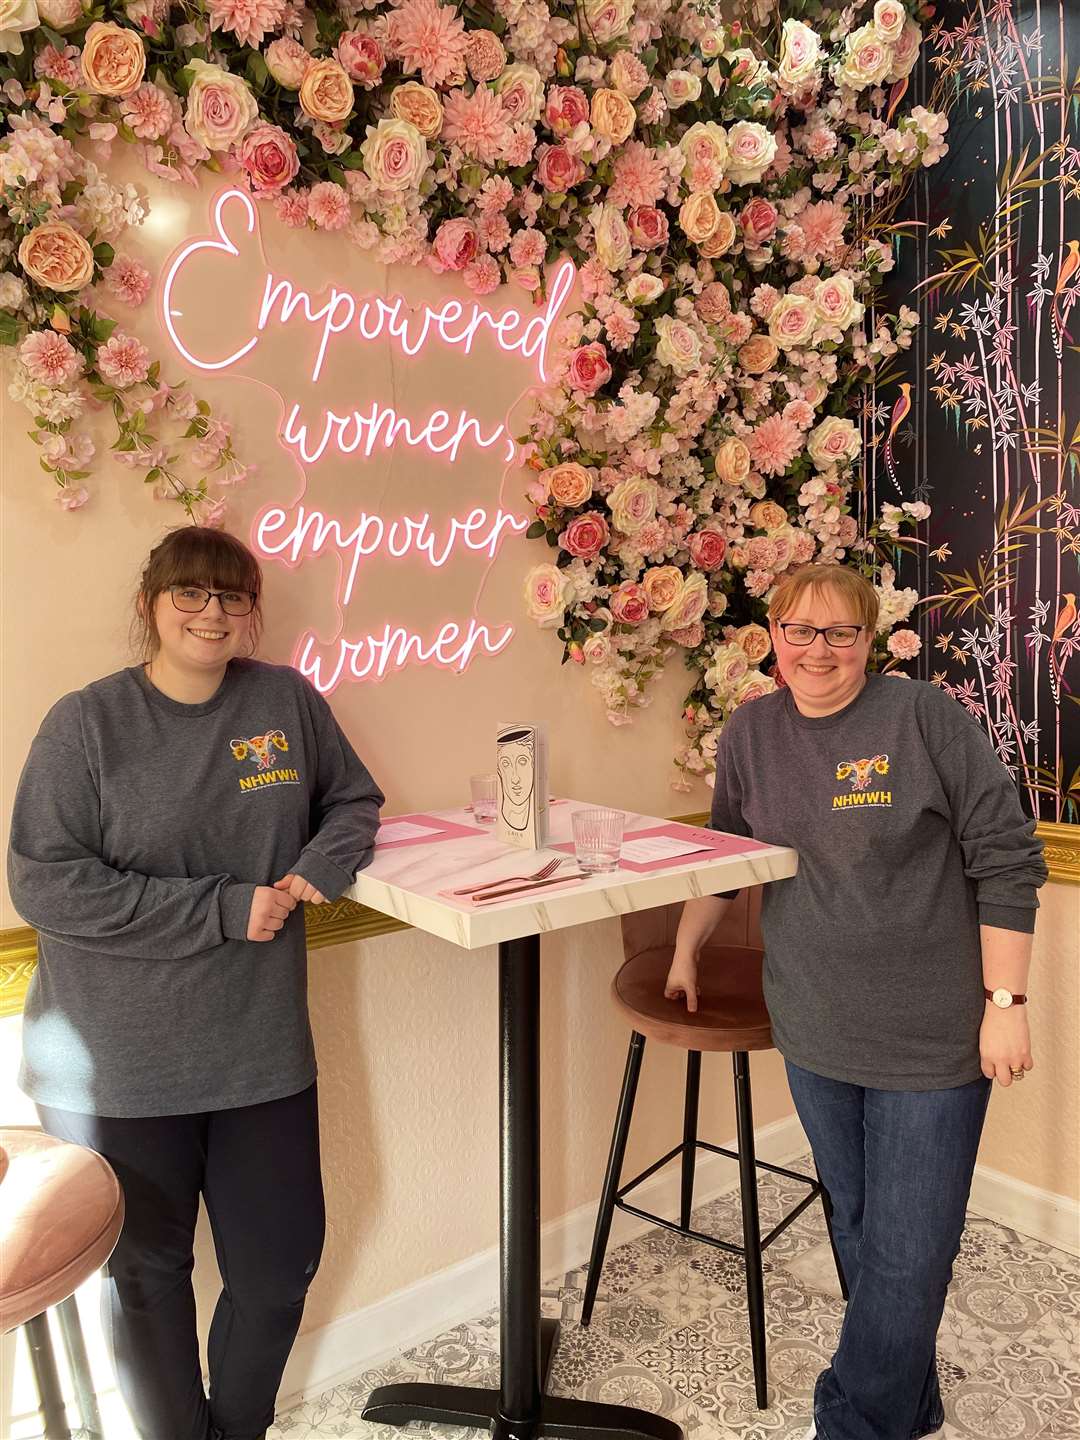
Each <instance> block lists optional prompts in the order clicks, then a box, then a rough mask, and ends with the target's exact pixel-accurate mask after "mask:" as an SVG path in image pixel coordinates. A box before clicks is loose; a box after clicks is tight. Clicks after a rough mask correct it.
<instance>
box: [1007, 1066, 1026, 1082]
mask: <svg viewBox="0 0 1080 1440" xmlns="http://www.w3.org/2000/svg"><path fill="white" fill-rule="evenodd" d="M1009 1073H1010V1075H1012V1078H1013V1079H1014V1080H1022V1079H1023V1078H1024V1076H1025V1075H1026V1074H1027V1071H1026V1070H1024V1069H1023V1068H1021V1069H1019V1070H1013V1069H1011V1068H1010V1071H1009Z"/></svg>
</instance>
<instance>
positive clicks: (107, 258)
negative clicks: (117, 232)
mask: <svg viewBox="0 0 1080 1440" xmlns="http://www.w3.org/2000/svg"><path fill="white" fill-rule="evenodd" d="M94 259H95V260H96V261H97V263H98V264H99V265H100V266H101V268H102V270H107V269H108V268H109V266H110V265H111V264H112V263H113V261H114V260H115V259H116V251H115V250H114V249H113V247H112V246H111V245H110V244H108V242H107V241H105V240H103V241H102V242H101V244H100V245H95V246H94Z"/></svg>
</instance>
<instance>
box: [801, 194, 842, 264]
mask: <svg viewBox="0 0 1080 1440" xmlns="http://www.w3.org/2000/svg"><path fill="white" fill-rule="evenodd" d="M847 218H848V217H847V212H846V211H845V209H844V207H843V206H842V205H838V204H837V203H836V201H835V200H819V201H818V202H817V203H816V204H814V205H807V207H806V209H805V210H803V211H802V213H801V214H800V216H799V228H800V229H801V230H802V232H803V239H804V240H805V242H806V248H807V249H808V250H810V251H812V253H813V254H814V255H816V256H817V258H818V259H819V260H823V259H825V258H826V257H827V256H829V255H833V254H836V253H838V252H839V250H840V248H841V247H842V245H843V243H844V225H845V223H846V222H847Z"/></svg>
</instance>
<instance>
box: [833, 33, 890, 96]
mask: <svg viewBox="0 0 1080 1440" xmlns="http://www.w3.org/2000/svg"><path fill="white" fill-rule="evenodd" d="M892 63H893V55H892V49H891V47H890V46H889V45H887V44H886V43H885V41H884V40H882V38H881V36H880V35H879V34H878V32H877V31H876V30H875V29H874V27H873V25H860V26H859V28H858V30H853V31H852V32H851V34H850V35H849V36H848V37H847V39H846V40H845V41H844V63H843V64H842V65H841V66H840V69H839V71H838V72H837V78H838V79H839V80H840V82H841V84H844V85H846V86H847V87H848V88H849V89H850V90H866V89H867V88H868V87H869V86H871V85H877V84H878V83H879V82H880V81H882V80H884V79H885V76H886V74H887V73H888V70H889V67H890V65H891V64H892Z"/></svg>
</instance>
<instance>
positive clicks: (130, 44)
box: [79, 20, 146, 95]
mask: <svg viewBox="0 0 1080 1440" xmlns="http://www.w3.org/2000/svg"><path fill="white" fill-rule="evenodd" d="M79 63H80V65H81V66H82V73H83V79H84V80H85V81H86V88H87V89H88V90H92V91H93V92H94V94H95V95H130V94H131V92H132V91H133V90H137V89H138V88H139V86H140V85H141V83H142V78H143V75H144V73H145V71H146V51H145V49H144V48H143V42H142V36H141V35H139V33H138V32H137V31H136V30H129V29H127V28H126V27H125V26H123V25H113V24H112V23H111V22H109V23H105V22H102V21H100V20H96V21H95V22H94V24H93V25H91V26H90V28H89V30H87V32H86V40H85V41H84V43H83V52H82V55H81V56H80V59H79Z"/></svg>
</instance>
